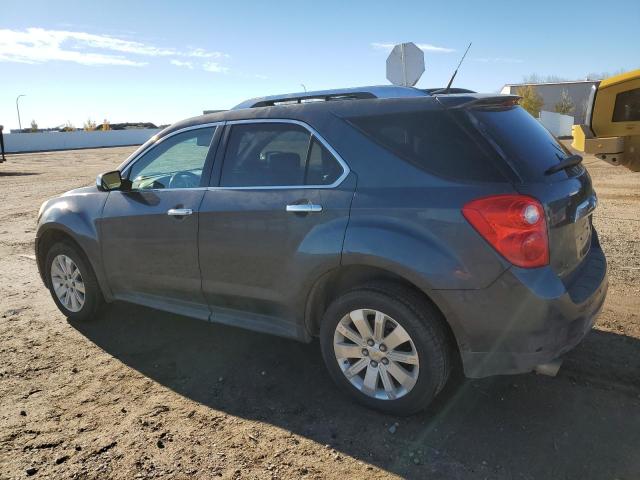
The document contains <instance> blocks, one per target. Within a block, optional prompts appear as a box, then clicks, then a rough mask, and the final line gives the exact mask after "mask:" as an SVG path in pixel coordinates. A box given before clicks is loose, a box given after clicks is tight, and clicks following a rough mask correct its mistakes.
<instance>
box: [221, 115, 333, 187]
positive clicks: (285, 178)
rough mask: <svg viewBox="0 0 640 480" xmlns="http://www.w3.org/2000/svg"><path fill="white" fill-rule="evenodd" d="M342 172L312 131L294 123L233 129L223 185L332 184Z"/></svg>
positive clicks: (223, 174) (263, 124)
mask: <svg viewBox="0 0 640 480" xmlns="http://www.w3.org/2000/svg"><path fill="white" fill-rule="evenodd" d="M342 172H343V170H342V167H341V166H340V164H339V163H338V161H337V160H336V159H335V157H334V156H333V155H331V153H330V152H329V151H328V150H327V149H326V148H325V147H324V146H323V145H322V144H321V143H320V142H319V141H318V140H317V139H316V138H315V137H313V136H312V135H311V134H310V132H309V131H308V130H307V129H306V128H304V127H302V126H300V125H296V124H292V123H272V122H263V123H260V122H256V123H247V124H238V125H233V126H232V127H231V133H230V135H229V140H228V143H227V149H226V153H225V157H224V162H223V164H222V175H221V178H220V186H222V187H263V186H277V187H283V186H299V185H330V184H332V183H333V182H335V181H336V180H337V179H338V178H339V177H340V175H341V174H342Z"/></svg>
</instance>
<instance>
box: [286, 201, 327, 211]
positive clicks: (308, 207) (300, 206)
mask: <svg viewBox="0 0 640 480" xmlns="http://www.w3.org/2000/svg"><path fill="white" fill-rule="evenodd" d="M286 210H287V212H292V213H317V212H321V211H322V205H314V204H312V203H295V204H293V205H287V208H286Z"/></svg>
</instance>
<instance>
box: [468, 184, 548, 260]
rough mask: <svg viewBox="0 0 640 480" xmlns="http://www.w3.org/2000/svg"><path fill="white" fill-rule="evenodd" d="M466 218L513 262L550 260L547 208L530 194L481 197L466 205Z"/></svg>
mask: <svg viewBox="0 0 640 480" xmlns="http://www.w3.org/2000/svg"><path fill="white" fill-rule="evenodd" d="M462 214H463V215H464V218H466V219H467V221H468V222H469V223H470V224H471V225H472V226H473V228H475V229H476V230H477V231H478V233H480V235H482V237H483V238H484V239H485V240H486V241H487V242H489V244H491V246H492V247H493V248H495V249H496V250H497V251H498V253H500V254H501V255H502V256H503V257H504V258H506V259H507V260H508V261H509V262H511V263H513V264H514V265H517V266H518V267H524V268H534V267H542V266H544V265H547V264H548V263H549V238H548V235H547V222H546V220H545V215H544V210H543V208H542V205H541V204H540V202H538V200H536V199H535V198H532V197H528V196H526V195H495V196H491V197H484V198H479V199H477V200H473V201H471V202H469V203H467V204H466V205H465V206H464V207H463V208H462Z"/></svg>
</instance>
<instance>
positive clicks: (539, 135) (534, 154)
mask: <svg viewBox="0 0 640 480" xmlns="http://www.w3.org/2000/svg"><path fill="white" fill-rule="evenodd" d="M469 115H470V119H471V120H472V122H473V123H474V124H475V125H476V127H477V128H478V129H479V130H480V131H481V132H482V133H483V134H484V135H485V136H486V137H487V138H489V139H490V140H491V141H492V142H493V143H494V144H495V145H496V146H497V148H498V150H499V151H500V152H501V155H502V156H503V157H504V158H505V159H506V160H507V162H508V163H509V165H510V166H511V168H513V170H514V171H515V172H516V173H517V174H518V176H519V177H520V178H521V179H522V180H523V181H550V180H552V179H553V178H554V177H553V176H546V175H545V171H546V170H547V169H548V168H550V167H552V166H554V165H557V164H558V163H559V162H560V161H561V160H562V159H564V158H565V157H567V156H568V155H571V152H569V150H567V148H566V147H565V146H564V145H562V143H560V141H559V140H558V139H556V137H554V136H553V135H552V134H551V133H550V132H549V131H548V130H547V129H546V128H544V127H543V126H542V124H541V123H540V122H539V121H538V120H536V119H535V118H534V117H533V116H531V114H530V113H529V112H527V111H526V110H524V109H523V108H522V107H519V106H511V107H495V108H477V109H472V110H470V111H469ZM555 175H564V176H566V174H565V173H563V172H558V173H556V174H555Z"/></svg>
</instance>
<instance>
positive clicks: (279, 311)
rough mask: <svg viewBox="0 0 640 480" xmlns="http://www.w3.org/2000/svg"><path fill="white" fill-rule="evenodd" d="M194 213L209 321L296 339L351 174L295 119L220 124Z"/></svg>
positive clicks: (330, 257)
mask: <svg viewBox="0 0 640 480" xmlns="http://www.w3.org/2000/svg"><path fill="white" fill-rule="evenodd" d="M226 129H227V131H226V132H225V134H224V140H223V145H222V146H221V148H220V149H219V154H218V156H217V158H216V164H215V167H214V176H213V181H212V185H213V186H212V187H210V188H209V189H208V190H207V192H206V193H205V196H204V199H203V202H202V207H201V210H200V228H199V251H200V269H201V271H202V288H203V292H204V295H205V297H206V299H207V301H208V302H209V305H210V307H211V310H212V320H214V321H219V322H223V323H231V324H237V325H242V326H245V327H248V328H253V329H257V330H264V331H268V332H270V333H276V334H280V335H284V336H301V335H304V332H303V331H302V330H301V329H302V328H303V327H302V326H301V325H302V324H301V322H300V321H299V320H300V319H301V318H303V311H304V302H305V300H306V293H307V292H308V290H309V288H311V285H312V284H313V282H314V281H315V280H316V279H317V278H318V277H319V276H320V275H321V274H322V273H324V272H326V271H328V270H330V269H331V268H334V267H337V266H338V265H339V264H340V255H341V250H342V242H343V238H344V233H345V229H346V226H347V221H348V216H349V208H350V204H351V199H352V196H353V191H354V188H355V177H354V175H353V174H349V170H348V167H347V165H346V164H345V163H344V161H343V160H342V159H341V158H340V156H339V155H338V154H337V153H336V152H335V151H334V150H333V149H332V148H331V147H330V146H329V145H328V144H327V143H326V142H325V141H324V140H323V139H322V138H320V137H319V135H318V134H317V133H315V132H314V131H313V130H312V129H311V128H310V127H308V126H307V125H305V124H302V123H301V122H296V121H291V120H289V121H287V120H259V121H258V120H256V121H237V122H228V124H227V127H226Z"/></svg>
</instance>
